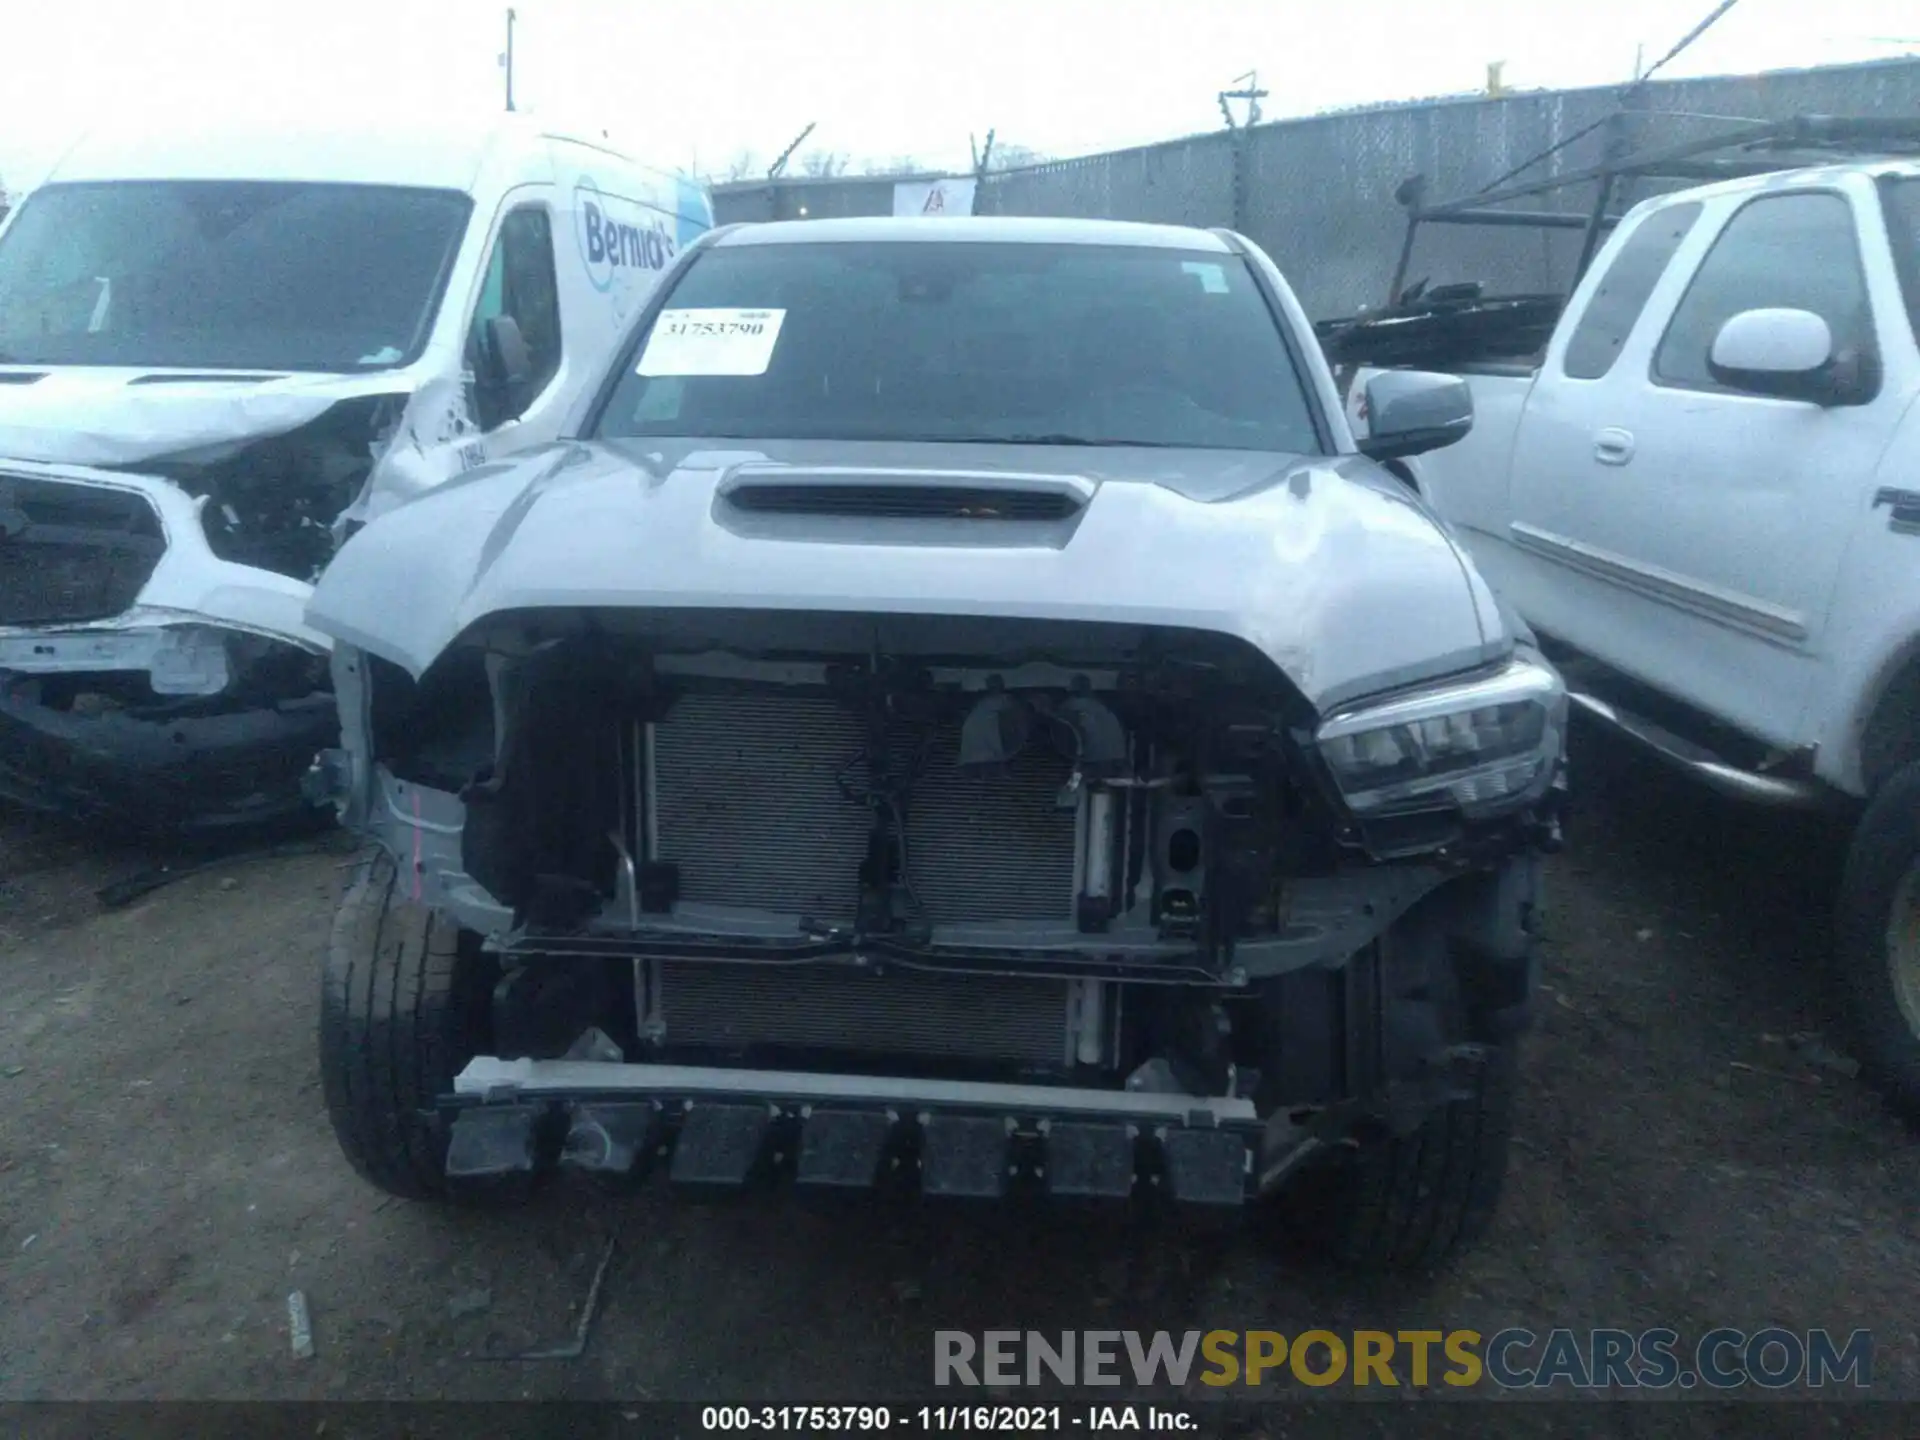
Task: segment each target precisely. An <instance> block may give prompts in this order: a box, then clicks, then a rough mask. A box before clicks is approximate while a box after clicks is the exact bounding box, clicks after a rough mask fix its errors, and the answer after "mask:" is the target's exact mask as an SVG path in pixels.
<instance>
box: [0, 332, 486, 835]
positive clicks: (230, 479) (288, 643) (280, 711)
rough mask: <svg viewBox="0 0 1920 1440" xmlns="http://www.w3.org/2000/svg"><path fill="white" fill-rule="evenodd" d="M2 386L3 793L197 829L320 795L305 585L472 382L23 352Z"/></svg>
mask: <svg viewBox="0 0 1920 1440" xmlns="http://www.w3.org/2000/svg"><path fill="white" fill-rule="evenodd" d="M109 382H111V383H109ZM42 387H44V389H45V391H47V392H56V391H57V392H74V393H71V394H66V393H62V394H59V395H55V394H36V393H35V392H36V391H40V390H41V389H42ZM109 388H110V389H111V391H112V393H111V394H109V393H106V391H107V390H108V389H109ZM0 399H3V400H4V401H5V402H6V406H5V409H4V412H0V798H4V799H6V800H9V801H12V802H14V803H17V804H21V805H25V806H28V807H30V808H33V809H38V810H44V811H49V812H55V813H60V814H64V815H67V816H70V817H74V818H78V819H81V820H86V821H93V822H101V823H107V824H111V825H115V826H117V827H122V828H128V829H140V830H151V831H162V832H170V833H177V834H187V835H190V836H199V837H203V838H212V837H214V836H217V835H220V834H226V833H233V832H237V831H251V830H255V829H257V828H259V827H272V826H276V825H282V824H302V823H309V822H311V821H313V820H315V819H318V818H320V817H321V815H322V812H321V811H320V810H319V809H317V808H316V807H315V806H313V805H312V804H311V802H309V801H308V800H307V799H306V798H305V797H304V796H303V795H302V793H301V782H302V779H303V777H304V775H305V774H306V772H307V770H308V768H309V766H310V765H311V762H312V758H313V756H314V754H315V753H316V752H317V751H318V750H320V749H322V748H324V747H325V746H327V745H330V744H332V743H334V737H335V736H337V734H338V721H337V715H336V708H335V705H334V701H333V697H332V686H331V678H330V675H329V671H328V665H327V652H328V649H329V642H328V640H327V638H326V637H325V636H324V635H322V634H320V633H319V632H318V631H316V630H314V629H312V628H311V627H309V626H308V625H307V623H306V620H305V615H304V612H305V607H306V603H307V600H308V598H309V597H310V596H311V594H312V589H313V582H314V580H315V579H316V578H317V577H318V576H319V574H320V572H321V570H322V569H323V568H324V567H325V565H326V563H327V561H328V559H329V558H330V556H331V555H332V553H333V551H334V550H335V548H336V547H337V543H338V540H339V538H340V537H341V536H342V535H343V534H344V533H345V532H346V531H347V530H349V529H351V528H352V527H353V526H354V525H356V524H357V523H358V522H359V520H360V519H362V518H364V517H365V516H366V515H367V514H369V513H371V512H372V511H375V510H377V509H378V508H380V507H381V506H382V505H384V504H388V503H392V502H393V501H395V500H397V499H399V498H402V497H404V496H406V495H408V494H411V493H414V492H415V491H416V490H417V489H419V488H422V487H423V486H424V485H426V484H428V483H431V479H432V476H433V472H434V469H435V466H436V464H438V463H439V460H438V457H439V455H441V454H442V453H444V452H445V451H446V450H447V449H448V448H449V447H448V443H447V442H448V441H449V440H450V439H456V438H457V436H458V435H459V434H460V433H461V432H462V430H463V429H464V428H466V427H465V425H464V419H463V417H464V414H465V409H464V401H463V398H462V397H461V396H460V394H459V392H458V391H457V389H449V388H448V387H446V386H445V385H444V384H442V383H440V382H429V383H428V384H427V385H425V386H424V387H422V388H421V389H420V390H419V391H417V392H413V391H410V390H409V389H408V388H407V386H406V383H405V382H404V381H402V382H400V383H398V384H396V380H395V378H394V377H392V376H384V377H358V378H346V379H332V378H307V377H286V376H250V375H233V374H227V373H220V374H204V375H191V374H180V373H173V372H159V373H154V374H150V375H140V376H135V377H132V378H131V379H127V378H126V377H121V376H110V377H109V376H93V377H78V376H76V375H75V374H74V373H73V372H66V373H64V374H62V373H57V372H56V373H45V372H35V371H31V370H20V369H12V370H6V371H0ZM103 416H105V417H110V418H109V419H106V420H103V419H102V417H103ZM29 456H30V457H34V458H19V457H29Z"/></svg>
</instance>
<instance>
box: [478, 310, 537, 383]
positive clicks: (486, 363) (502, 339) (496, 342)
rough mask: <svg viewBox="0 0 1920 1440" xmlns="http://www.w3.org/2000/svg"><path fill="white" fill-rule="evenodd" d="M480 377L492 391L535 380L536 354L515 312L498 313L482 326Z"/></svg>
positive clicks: (481, 381)
mask: <svg viewBox="0 0 1920 1440" xmlns="http://www.w3.org/2000/svg"><path fill="white" fill-rule="evenodd" d="M478 378H479V380H480V383H481V384H482V385H484V386H486V387H487V388H488V389H490V390H494V391H507V392H511V391H513V390H517V389H519V388H520V387H521V386H522V385H525V384H526V383H527V382H528V381H529V380H531V379H533V356H532V353H531V352H530V351H529V350H528V349H527V339H526V336H524V335H522V334H521V333H520V322H519V321H518V320H515V319H514V318H513V317H512V316H511V315H495V316H494V317H493V318H492V319H490V320H488V321H487V322H486V324H485V325H484V326H483V327H482V328H481V332H480V374H479V377H478Z"/></svg>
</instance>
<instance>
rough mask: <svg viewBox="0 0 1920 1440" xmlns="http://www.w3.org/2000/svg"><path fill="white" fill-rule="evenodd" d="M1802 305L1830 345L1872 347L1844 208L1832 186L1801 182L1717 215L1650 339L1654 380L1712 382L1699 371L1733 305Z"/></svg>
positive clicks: (1713, 385)
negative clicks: (1659, 333)
mask: <svg viewBox="0 0 1920 1440" xmlns="http://www.w3.org/2000/svg"><path fill="white" fill-rule="evenodd" d="M1776 307H1784V308H1788V309H1794V310H1811V311H1812V312H1813V313H1814V314H1816V315H1818V316H1819V317H1820V318H1821V319H1823V320H1825V321H1826V322H1827V325H1828V326H1829V328H1831V329H1832V331H1833V344H1834V349H1835V351H1836V352H1845V351H1848V350H1853V351H1856V352H1859V353H1869V352H1871V351H1872V349H1873V310H1872V307H1871V304H1870V303H1869V301H1868V299H1867V277H1866V273H1865V272H1864V271H1863V270H1862V268H1861V265H1860V245H1859V241H1858V239H1857V237H1856V235H1855V233H1854V224H1853V208H1852V207H1851V206H1850V205H1848V204H1847V202H1846V200H1845V199H1843V198H1842V197H1841V196H1839V195H1834V194H1831V193H1827V192H1813V191H1803V192H1801V193H1799V194H1792V195H1771V196H1765V197H1763V198H1761V199H1758V200H1753V201H1750V202H1748V204H1747V205H1746V206H1745V207H1743V208H1742V209H1741V210H1740V211H1738V212H1737V213H1736V214H1735V215H1734V217H1733V218H1732V219H1731V220H1729V221H1728V222H1727V228H1726V229H1724V230H1722V231H1721V232H1720V236H1719V238H1718V239H1716V240H1715V241H1714V242H1713V248H1712V249H1711V250H1709V251H1708V252H1707V258H1706V259H1705V260H1703V261H1702V262H1701V264H1700V269H1699V272H1698V273H1697V274H1696V275H1695V276H1694V277H1693V283H1692V284H1690V285H1689V286H1688V287H1687V293H1686V294H1685V295H1684V296H1682V297H1681V300H1680V305H1679V308H1678V309H1676V310H1675V311H1674V313H1673V320H1672V323H1670V324H1669V325H1668V326H1667V333H1666V335H1665V336H1664V337H1663V338H1662V339H1661V341H1660V349H1659V351H1658V352H1657V353H1656V354H1655V355H1654V357H1653V377H1654V379H1655V380H1656V381H1658V382H1660V383H1663V384H1667V385H1673V386H1678V387H1681V388H1683V389H1689V390H1721V389H1724V388H1725V387H1723V386H1721V385H1720V384H1719V383H1718V382H1717V381H1715V380H1714V378H1713V377H1712V376H1711V375H1709V374H1708V373H1707V355H1708V353H1709V352H1710V351H1711V350H1712V348H1713V340H1714V337H1715V336H1716V335H1718V334H1719V333H1720V327H1721V326H1722V325H1724V324H1726V322H1727V321H1728V320H1730V319H1732V318H1733V317H1734V316H1735V315H1737V314H1738V313H1739V312H1741V311H1742V310H1760V309H1773V308H1776Z"/></svg>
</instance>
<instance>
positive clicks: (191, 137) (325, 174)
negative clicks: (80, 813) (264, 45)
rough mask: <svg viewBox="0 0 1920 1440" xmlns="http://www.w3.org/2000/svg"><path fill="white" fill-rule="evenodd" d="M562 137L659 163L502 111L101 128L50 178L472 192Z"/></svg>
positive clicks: (539, 158)
mask: <svg viewBox="0 0 1920 1440" xmlns="http://www.w3.org/2000/svg"><path fill="white" fill-rule="evenodd" d="M556 141H558V142H560V143H564V144H572V145H581V146H585V147H587V148H590V149H593V150H596V151H598V152H600V153H601V154H603V155H607V156H610V157H614V158H616V159H618V160H620V161H622V162H624V163H627V164H632V165H636V166H638V168H642V169H652V168H654V167H649V166H642V165H639V162H637V161H634V160H632V159H631V157H629V156H627V155H625V154H624V153H623V152H622V151H621V150H620V149H619V148H618V147H616V146H614V145H612V144H610V143H609V142H608V141H606V140H602V139H587V138H584V137H581V136H578V135H569V134H565V133H561V132H559V131H557V130H555V129H554V128H553V127H551V126H548V125H542V124H541V123H540V122H538V121H536V120H534V119H532V118H531V117H528V116H523V115H494V116H481V117H474V118H472V119H467V118H464V117H457V118H444V119H437V120H431V121H424V122H423V121H419V120H413V119H409V120H407V121H405V122H404V123H403V122H399V121H389V122H386V123H375V122H372V121H368V120H342V121H331V120H326V121H317V122H302V123H293V124H271V125H264V124H248V125H246V126H241V125H237V124H233V123H231V122H228V123H226V124H223V125H207V126H205V127H202V128H197V129H182V130H179V131H174V132H167V133H140V132H136V131H121V130H111V131H109V130H103V131H95V132H90V133H89V134H87V135H85V136H83V137H82V138H81V139H80V140H78V141H77V142H76V143H75V144H74V145H73V146H72V147H70V148H69V149H68V151H67V153H66V154H65V155H63V156H62V157H61V158H60V160H59V161H58V163H56V164H55V165H54V166H53V168H52V169H51V170H50V171H49V172H48V174H47V176H46V178H45V180H44V181H43V183H45V184H50V185H52V184H65V183H70V182H76V181H93V182H98V181H106V180H304V181H313V182H327V181H345V182H353V183H358V184H367V185H418V186H425V187H430V188H434V189H444V190H471V189H472V188H473V187H474V185H475V184H476V183H477V182H478V180H479V177H480V175H481V173H482V170H483V169H484V168H487V167H488V166H490V165H491V166H492V167H494V168H496V169H497V170H501V171H504V172H505V174H506V176H508V177H516V176H517V175H518V174H519V173H520V172H525V173H526V176H527V178H551V174H552V151H551V145H552V144H553V142H556ZM657 173H658V172H657ZM508 183H510V184H511V183H514V182H513V179H512V178H509V179H508Z"/></svg>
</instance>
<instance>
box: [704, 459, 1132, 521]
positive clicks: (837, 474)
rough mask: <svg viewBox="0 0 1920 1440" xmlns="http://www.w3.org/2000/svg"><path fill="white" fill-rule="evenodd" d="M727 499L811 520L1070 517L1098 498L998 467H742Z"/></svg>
mask: <svg viewBox="0 0 1920 1440" xmlns="http://www.w3.org/2000/svg"><path fill="white" fill-rule="evenodd" d="M719 488H720V498H721V500H722V502H723V503H725V504H727V505H730V506H732V507H733V508H734V509H735V510H738V511H743V512H745V513H747V514H750V515H791V516H804V517H807V518H810V519H850V520H962V521H966V520H973V521H1002V522H1006V521H1015V522H1018V521H1025V522H1027V523H1029V524H1031V523H1036V522H1037V523H1047V522H1055V521H1061V520H1071V519H1073V518H1074V517H1075V516H1077V515H1079V513H1080V512H1081V511H1082V510H1084V509H1085V508H1086V506H1087V502H1088V501H1089V500H1091V499H1092V498H1093V489H1094V487H1093V485H1092V484H1091V483H1089V482H1088V481H1086V480H1083V479H1081V478H1079V477H1078V476H1072V475H1016V474H1006V473H1003V472H998V471H980V472H974V471H954V470H883V469H864V468H851V467H849V468H844V469H840V468H836V469H811V470H802V469H797V468H794V467H791V466H784V465H780V466H742V467H741V468H740V469H738V470H736V471H734V472H733V474H732V475H730V476H729V477H728V478H727V479H726V480H725V481H723V482H722V483H721V485H720V487H719Z"/></svg>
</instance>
